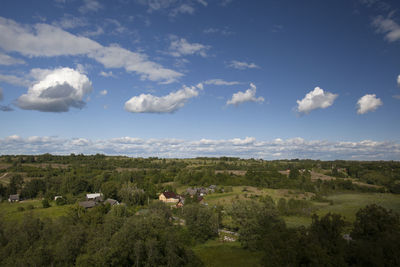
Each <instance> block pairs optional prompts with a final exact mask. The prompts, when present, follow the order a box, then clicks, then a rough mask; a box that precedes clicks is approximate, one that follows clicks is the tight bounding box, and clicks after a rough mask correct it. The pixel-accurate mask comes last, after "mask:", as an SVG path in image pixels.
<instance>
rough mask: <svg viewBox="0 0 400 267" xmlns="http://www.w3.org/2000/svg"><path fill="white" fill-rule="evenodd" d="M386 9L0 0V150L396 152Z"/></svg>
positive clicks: (399, 20)
mask: <svg viewBox="0 0 400 267" xmlns="http://www.w3.org/2000/svg"><path fill="white" fill-rule="evenodd" d="M399 8H400V3H399V2H398V1H380V0H352V1H347V0H341V1H316V0H315V1H255V0H254V1H238V0H214V1H211V0H185V1H183V0H149V1H145V0H132V1H126V0H120V1H112V2H110V1H95V0H83V1H82V0H52V1H45V0H44V1H19V0H14V1H8V0H5V1H2V8H1V9H0V123H1V127H0V154H41V153H54V154H70V153H84V154H93V153H104V154H110V155H116V154H122V155H129V156H144V157H147V156H159V157H196V156H238V157H243V158H263V159H283V158H313V159H327V160H328V159H329V160H331V159H354V160H400V134H399V132H400V124H399V121H400V120H399V115H400V62H399V58H400V13H399V11H400V9H399Z"/></svg>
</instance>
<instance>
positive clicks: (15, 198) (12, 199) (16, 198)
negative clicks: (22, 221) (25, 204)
mask: <svg viewBox="0 0 400 267" xmlns="http://www.w3.org/2000/svg"><path fill="white" fill-rule="evenodd" d="M18 201H19V194H15V195H10V196H9V197H8V202H10V203H12V202H18Z"/></svg>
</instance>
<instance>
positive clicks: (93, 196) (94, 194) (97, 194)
mask: <svg viewBox="0 0 400 267" xmlns="http://www.w3.org/2000/svg"><path fill="white" fill-rule="evenodd" d="M101 195H102V194H101V193H92V194H86V198H88V199H92V198H96V197H101Z"/></svg>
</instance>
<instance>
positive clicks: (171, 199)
mask: <svg viewBox="0 0 400 267" xmlns="http://www.w3.org/2000/svg"><path fill="white" fill-rule="evenodd" d="M158 199H159V200H160V201H162V202H164V203H177V202H179V196H178V195H176V194H175V193H174V192H164V193H161V194H160V196H159V197H158Z"/></svg>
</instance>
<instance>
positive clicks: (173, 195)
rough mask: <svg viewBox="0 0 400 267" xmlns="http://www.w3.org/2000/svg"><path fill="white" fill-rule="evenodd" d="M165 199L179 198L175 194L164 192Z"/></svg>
mask: <svg viewBox="0 0 400 267" xmlns="http://www.w3.org/2000/svg"><path fill="white" fill-rule="evenodd" d="M163 194H164V196H165V198H178V196H177V195H176V194H175V193H174V192H164V193H163Z"/></svg>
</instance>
